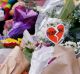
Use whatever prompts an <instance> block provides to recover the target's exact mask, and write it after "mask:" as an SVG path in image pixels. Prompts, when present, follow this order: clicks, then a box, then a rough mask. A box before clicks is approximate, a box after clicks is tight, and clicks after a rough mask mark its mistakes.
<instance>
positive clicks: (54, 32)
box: [46, 24, 65, 44]
mask: <svg viewBox="0 0 80 74" xmlns="http://www.w3.org/2000/svg"><path fill="white" fill-rule="evenodd" d="M64 29H65V27H64V25H62V24H58V25H57V27H52V26H51V27H49V28H48V29H47V32H46V34H47V37H48V39H49V40H50V41H52V42H53V43H55V44H58V43H59V42H60V40H61V39H62V37H63V35H64Z"/></svg>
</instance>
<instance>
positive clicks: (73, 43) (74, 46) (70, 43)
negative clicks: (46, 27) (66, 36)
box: [65, 41, 77, 48]
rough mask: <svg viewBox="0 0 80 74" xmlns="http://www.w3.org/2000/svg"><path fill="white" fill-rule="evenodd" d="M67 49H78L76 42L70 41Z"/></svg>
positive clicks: (67, 43)
mask: <svg viewBox="0 0 80 74" xmlns="http://www.w3.org/2000/svg"><path fill="white" fill-rule="evenodd" d="M65 47H72V48H77V44H76V43H75V42H72V41H68V42H66V43H65Z"/></svg>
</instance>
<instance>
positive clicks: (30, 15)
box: [8, 6, 38, 38]
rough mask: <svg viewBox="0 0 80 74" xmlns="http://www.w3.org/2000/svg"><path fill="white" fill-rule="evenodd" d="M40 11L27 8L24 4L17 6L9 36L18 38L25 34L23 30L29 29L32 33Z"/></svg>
mask: <svg viewBox="0 0 80 74" xmlns="http://www.w3.org/2000/svg"><path fill="white" fill-rule="evenodd" d="M37 16H38V13H37V12H35V11H34V10H29V9H26V8H25V7H23V6H18V7H16V8H15V14H14V22H15V23H14V25H13V27H12V29H11V30H10V31H9V34H8V35H9V37H12V38H17V37H18V36H20V37H21V36H23V32H24V30H25V29H27V30H28V31H29V32H30V34H34V32H35V22H36V19H37Z"/></svg>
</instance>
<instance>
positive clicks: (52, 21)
mask: <svg viewBox="0 0 80 74" xmlns="http://www.w3.org/2000/svg"><path fill="white" fill-rule="evenodd" d="M58 24H63V25H64V26H65V32H64V33H65V34H64V36H63V38H62V39H61V40H60V43H62V42H63V41H64V38H65V37H66V35H67V33H68V30H69V27H68V26H69V25H68V24H67V23H66V24H64V22H63V21H62V20H61V19H58V18H46V17H45V18H44V19H43V21H42V22H41V24H40V26H39V27H38V29H37V32H36V35H37V37H38V38H39V39H40V40H41V41H43V42H46V43H51V45H52V44H53V43H52V42H51V41H50V40H49V39H48V37H47V35H46V32H47V29H48V28H49V27H51V26H53V27H56V26H57V25H58Z"/></svg>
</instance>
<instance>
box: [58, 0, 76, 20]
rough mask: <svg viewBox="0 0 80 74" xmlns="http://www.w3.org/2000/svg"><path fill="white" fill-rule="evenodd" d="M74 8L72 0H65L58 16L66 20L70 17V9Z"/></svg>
mask: <svg viewBox="0 0 80 74" xmlns="http://www.w3.org/2000/svg"><path fill="white" fill-rule="evenodd" d="M74 9H75V5H74V2H73V0H66V3H65V5H64V7H63V9H62V11H61V13H60V16H59V17H60V18H61V19H62V20H67V19H69V18H70V17H71V13H72V11H73V10H74Z"/></svg>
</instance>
